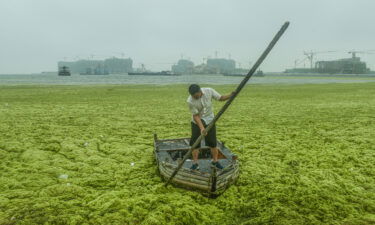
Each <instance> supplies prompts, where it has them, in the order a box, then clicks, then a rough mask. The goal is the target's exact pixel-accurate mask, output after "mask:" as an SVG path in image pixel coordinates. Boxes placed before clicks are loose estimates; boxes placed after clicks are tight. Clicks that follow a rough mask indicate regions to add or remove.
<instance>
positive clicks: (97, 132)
mask: <svg viewBox="0 0 375 225" xmlns="http://www.w3.org/2000/svg"><path fill="white" fill-rule="evenodd" d="M211 87H213V88H215V89H216V90H217V91H219V92H221V93H223V94H224V93H229V92H230V91H231V90H233V88H234V87H235V86H234V85H219V86H211ZM186 88H187V85H173V86H172V85H165V86H152V85H94V86H79V85H76V86H51V85H42V86H37V85H28V86H18V85H16V86H11V85H8V86H1V87H0V133H1V135H0V159H1V161H0V173H1V176H0V224H374V223H375V166H374V162H375V138H374V137H375V128H374V125H375V98H374V96H375V83H357V84H305V85H281V86H280V85H277V84H267V85H248V86H246V87H245V88H244V90H243V92H242V93H241V94H240V95H239V96H238V98H237V99H236V100H235V102H234V103H233V105H232V106H231V107H230V108H229V109H228V111H227V112H226V114H224V115H223V117H222V118H221V120H220V121H219V122H218V124H217V129H218V137H219V139H220V140H223V141H225V142H226V144H227V145H228V147H230V148H231V149H232V151H233V152H234V153H236V154H237V155H238V156H239V159H240V162H241V173H240V177H239V179H238V181H237V183H236V184H234V185H232V186H231V187H230V188H229V189H228V190H227V191H226V192H225V193H224V194H223V195H221V196H220V197H218V198H216V199H208V198H206V197H204V196H203V195H201V194H200V193H197V192H193V191H186V190H183V189H179V188H175V187H173V186H168V187H164V183H163V182H162V180H161V178H160V177H159V176H158V174H157V172H156V166H155V161H154V158H153V154H152V151H153V144H152V134H153V133H154V132H155V133H157V134H158V136H159V137H160V138H175V137H185V136H189V134H190V127H189V126H190V125H189V120H190V114H189V111H188V109H187V107H186V103H185V101H186V97H187V91H186ZM222 104H223V103H216V104H215V109H216V111H217V110H218V109H219V108H220V106H221V105H222Z"/></svg>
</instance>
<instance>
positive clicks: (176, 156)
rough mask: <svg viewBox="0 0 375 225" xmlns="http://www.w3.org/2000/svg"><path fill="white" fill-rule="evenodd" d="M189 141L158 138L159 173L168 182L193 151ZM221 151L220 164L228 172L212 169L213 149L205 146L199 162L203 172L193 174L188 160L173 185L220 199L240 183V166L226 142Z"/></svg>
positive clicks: (190, 162) (156, 146)
mask: <svg viewBox="0 0 375 225" xmlns="http://www.w3.org/2000/svg"><path fill="white" fill-rule="evenodd" d="M189 141H190V140H189V138H179V139H164V140H158V139H157V136H156V135H155V137H154V155H155V159H156V162H157V166H158V171H159V173H160V176H161V177H162V178H163V179H164V180H169V178H170V177H171V175H172V173H173V171H175V169H176V168H177V166H178V164H179V162H181V160H182V157H183V156H184V154H186V153H187V151H188V150H189V148H190V146H189ZM217 147H218V149H219V162H220V163H221V164H222V165H223V166H224V169H222V170H220V169H217V168H216V167H214V166H212V164H211V155H210V149H209V148H208V147H205V146H204V147H202V148H201V149H200V157H199V162H198V163H199V166H200V170H198V171H193V170H191V169H190V166H191V165H192V160H191V159H188V160H186V161H185V163H184V164H183V166H182V167H181V169H180V170H179V172H178V173H177V174H176V176H175V177H174V178H173V179H172V181H171V183H172V184H174V185H175V186H178V187H183V188H186V189H190V190H197V191H201V192H203V193H206V194H208V195H209V196H217V195H220V194H221V193H222V192H224V191H225V190H226V189H227V188H228V187H229V186H230V185H231V184H232V183H234V182H235V181H236V180H237V178H238V176H239V162H238V160H237V158H236V156H235V155H234V154H232V153H231V152H230V150H229V149H228V148H227V147H226V146H224V144H223V143H222V142H220V141H218V146H217Z"/></svg>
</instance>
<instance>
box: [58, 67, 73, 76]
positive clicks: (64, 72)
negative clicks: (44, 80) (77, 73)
mask: <svg viewBox="0 0 375 225" xmlns="http://www.w3.org/2000/svg"><path fill="white" fill-rule="evenodd" d="M58 75H59V76H70V75H71V74H70V70H69V67H67V66H62V67H59V72H58Z"/></svg>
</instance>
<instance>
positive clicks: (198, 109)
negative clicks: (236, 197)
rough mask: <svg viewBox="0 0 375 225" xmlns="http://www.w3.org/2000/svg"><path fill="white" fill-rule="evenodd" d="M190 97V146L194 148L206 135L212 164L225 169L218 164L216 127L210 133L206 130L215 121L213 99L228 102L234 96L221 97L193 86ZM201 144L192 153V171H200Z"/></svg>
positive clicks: (205, 89) (210, 89)
mask: <svg viewBox="0 0 375 225" xmlns="http://www.w3.org/2000/svg"><path fill="white" fill-rule="evenodd" d="M189 93H190V96H189V97H188V99H187V103H188V105H189V109H190V112H191V113H192V121H191V139H190V146H192V145H193V144H194V143H195V141H196V140H197V139H198V137H199V136H200V135H201V134H204V135H205V142H206V145H207V146H209V147H210V148H211V155H212V164H213V165H214V166H216V167H217V168H219V169H223V166H222V165H220V163H219V162H218V159H217V158H218V154H219V150H218V149H217V147H216V145H217V140H216V126H215V125H214V126H213V127H212V128H211V129H210V130H209V131H208V133H207V132H206V130H205V128H206V127H207V125H208V124H209V123H210V122H211V121H212V120H213V119H214V113H213V109H212V101H211V100H212V99H215V100H217V101H226V100H228V99H229V98H230V97H231V96H232V95H233V93H232V94H230V95H220V94H219V93H218V92H216V91H215V90H214V89H212V88H200V87H199V85H197V84H192V85H190V87H189ZM198 148H200V143H199V145H198V146H197V149H194V150H193V152H192V155H193V165H192V166H191V168H190V169H192V170H198V169H199V165H198V155H199V149H198Z"/></svg>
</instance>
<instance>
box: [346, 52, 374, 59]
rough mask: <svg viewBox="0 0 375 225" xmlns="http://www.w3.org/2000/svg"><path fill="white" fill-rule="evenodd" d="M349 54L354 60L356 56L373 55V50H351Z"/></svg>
mask: <svg viewBox="0 0 375 225" xmlns="http://www.w3.org/2000/svg"><path fill="white" fill-rule="evenodd" d="M348 53H349V54H352V58H353V59H354V58H356V54H357V53H358V54H375V50H366V51H355V50H351V51H348Z"/></svg>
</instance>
